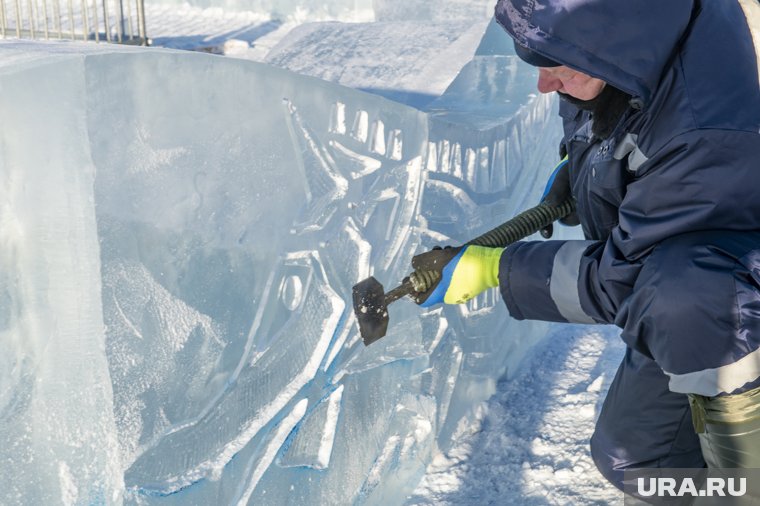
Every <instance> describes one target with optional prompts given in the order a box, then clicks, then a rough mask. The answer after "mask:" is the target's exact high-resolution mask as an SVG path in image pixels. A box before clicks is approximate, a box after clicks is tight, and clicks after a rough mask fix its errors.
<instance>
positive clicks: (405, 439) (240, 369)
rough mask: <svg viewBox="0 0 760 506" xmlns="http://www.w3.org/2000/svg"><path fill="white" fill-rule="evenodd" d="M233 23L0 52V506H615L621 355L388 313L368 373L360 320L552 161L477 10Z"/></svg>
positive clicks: (476, 317) (442, 313) (548, 135)
mask: <svg viewBox="0 0 760 506" xmlns="http://www.w3.org/2000/svg"><path fill="white" fill-rule="evenodd" d="M240 7H241V6H240V5H233V2H232V0H229V1H227V2H226V3H222V4H214V5H208V4H206V5H200V4H198V5H195V6H191V5H187V4H184V5H181V6H172V4H171V3H158V4H153V5H149V10H148V23H149V29H150V30H151V31H150V32H149V34H150V35H151V36H152V37H153V38H154V42H159V43H161V44H163V45H164V46H166V47H169V48H183V49H195V50H200V51H196V52H187V51H174V50H169V49H157V48H150V49H145V48H127V47H117V46H105V45H101V46H96V45H87V44H72V43H53V42H51V43H40V42H34V43H33V42H23V41H11V42H2V43H0V50H1V51H3V55H4V58H3V60H2V63H0V65H2V69H1V70H2V71H1V72H0V86H2V89H3V91H4V93H3V96H2V98H0V101H2V104H3V107H4V110H5V111H9V113H12V114H13V115H12V117H16V118H29V119H25V120H24V121H19V122H17V124H14V128H13V129H3V130H2V139H0V140H1V141H2V144H3V146H4V149H3V150H2V151H1V152H0V174H1V175H2V177H1V178H0V192H1V193H2V196H3V198H2V199H0V201H2V202H3V204H2V205H3V206H4V207H3V211H4V212H3V213H2V221H0V237H2V238H3V241H4V245H5V248H3V251H4V253H3V257H2V261H1V262H0V272H1V274H0V275H2V276H3V279H5V280H6V282H5V283H4V284H3V286H5V287H8V288H6V294H5V299H6V300H7V301H10V302H9V303H8V304H4V307H8V308H10V309H8V310H7V314H5V315H4V318H3V320H2V321H3V322H4V323H5V327H4V328H3V330H2V331H1V332H2V333H0V339H1V340H2V343H3V346H4V348H8V349H10V350H13V353H11V354H9V355H6V356H4V357H3V360H4V361H5V362H6V366H5V367H3V368H2V372H1V373H0V384H1V385H2V389H1V390H0V391H1V392H2V396H0V410H2V412H3V413H6V412H7V413H10V414H11V416H7V417H5V418H3V419H2V421H0V434H3V438H5V440H6V444H5V445H4V447H5V448H12V450H9V451H6V452H4V453H2V454H0V457H1V458H2V459H3V460H4V462H6V463H7V464H6V465H4V466H3V470H4V471H5V470H6V469H8V472H6V473H4V474H5V475H4V476H2V478H0V485H2V487H0V490H1V491H2V492H0V494H2V500H0V502H9V503H12V502H19V501H20V499H21V498H23V499H24V500H26V501H27V502H35V503H39V504H56V503H63V504H68V503H76V502H88V503H109V504H110V503H121V502H124V503H126V504H159V503H162V504H163V503H173V504H232V503H237V504H299V505H301V504H347V503H360V504H402V503H404V502H405V501H407V502H410V503H412V504H439V503H449V504H461V503H480V502H484V503H489V502H490V503H504V502H503V500H506V503H510V504H531V502H530V501H538V498H542V499H541V500H542V501H544V502H549V503H550V504H566V503H573V504H600V503H605V501H607V502H609V503H612V502H613V501H614V500H616V499H617V498H618V496H617V495H616V492H615V491H614V490H612V489H611V487H610V486H609V485H607V484H605V483H604V480H603V479H602V478H601V477H600V476H598V474H597V473H596V471H595V470H594V469H593V464H592V463H591V461H590V459H589V457H588V448H587V446H586V441H587V439H588V436H589V435H590V433H591V430H592V427H593V420H594V418H595V416H596V412H597V408H598V403H599V399H600V398H601V396H602V395H603V394H604V391H605V390H606V388H607V386H608V384H609V381H610V379H611V377H612V374H614V368H615V365H616V361H617V360H618V359H619V358H618V357H617V356H616V353H617V354H618V355H619V351H620V350H619V345H618V347H616V346H615V345H614V342H615V336H614V332H611V331H609V330H605V331H603V332H601V333H600V332H598V331H597V330H596V329H593V330H592V329H590V328H581V329H580V330H578V329H577V328H575V327H570V328H567V327H552V328H553V329H554V330H553V331H552V333H551V334H550V335H548V337H547V329H549V328H550V327H549V326H548V325H546V324H543V323H539V322H516V321H513V320H511V319H510V318H509V316H508V315H507V314H506V311H505V309H504V307H503V303H502V301H501V300H500V297H499V295H498V293H497V291H496V290H490V291H488V292H487V293H485V294H483V295H482V296H480V297H478V298H477V299H475V300H473V301H471V302H470V303H468V304H466V305H462V306H458V307H445V308H436V309H433V310H428V311H422V310H421V309H420V308H418V307H417V306H415V305H414V304H413V303H411V302H409V301H408V300H402V301H399V302H396V303H394V304H393V306H392V307H391V309H390V321H391V324H390V326H389V332H388V335H387V336H386V337H384V338H383V339H382V340H380V341H378V342H377V343H375V344H373V345H372V346H370V347H366V348H365V347H364V346H363V344H362V343H361V339H360V336H359V334H358V331H357V327H356V322H355V317H354V315H353V314H352V308H351V286H352V285H353V284H354V283H356V282H357V281H359V280H361V279H364V278H366V277H367V276H369V275H374V276H375V277H377V278H378V279H379V280H381V281H382V282H383V283H385V286H386V289H389V288H390V287H391V286H392V285H394V284H395V283H398V282H399V281H400V280H401V279H402V278H403V277H404V276H405V275H406V274H408V271H409V266H410V260H411V257H412V255H414V254H415V253H417V252H421V251H423V250H426V249H429V248H430V247H432V246H434V245H437V244H441V243H445V244H453V243H462V242H465V241H466V240H467V239H469V238H471V237H472V236H473V235H477V234H479V233H481V232H483V231H485V230H488V229H489V228H491V227H493V226H495V225H497V224H499V223H501V222H503V221H504V220H506V219H507V218H508V217H510V216H512V215H514V214H516V213H517V212H519V211H520V210H523V209H525V208H527V207H529V206H532V205H534V204H535V203H536V202H537V200H538V196H539V195H540V192H541V190H542V189H543V183H544V180H545V178H546V176H547V174H548V173H549V171H550V170H551V168H552V167H553V164H554V163H555V162H556V160H555V158H556V142H557V139H558V136H559V131H560V125H559V122H558V120H557V118H556V103H555V101H554V100H553V99H552V98H550V97H546V96H537V95H536V94H535V91H534V82H535V75H536V73H535V70H534V69H531V68H529V67H527V66H525V65H524V64H522V63H521V62H519V61H518V60H517V59H516V57H515V56H513V55H512V54H511V44H510V43H509V40H508V38H507V37H506V35H504V34H503V33H502V32H501V31H500V29H498V27H496V26H495V25H494V24H493V23H489V21H488V16H489V15H490V12H489V9H490V5H488V6H486V4H485V3H483V2H475V1H455V0H449V1H446V2H443V3H442V4H441V7H440V9H435V10H431V8H430V6H429V4H428V2H417V1H409V2H393V1H390V0H385V1H377V2H375V4H374V6H373V9H372V11H371V13H372V15H371V16H368V15H367V14H366V8H368V6H365V5H363V4H361V3H356V4H346V3H339V2H336V3H334V4H326V5H325V6H324V7H321V6H317V5H316V4H315V5H309V4H308V3H300V4H299V3H293V4H290V3H279V4H278V5H277V6H276V7H277V9H275V7H274V6H273V4H266V2H263V1H262V2H261V3H260V4H257V5H256V6H253V7H255V8H256V9H258V11H255V9H254V11H251V10H250V9H251V8H253V7H252V6H248V10H245V9H241V8H240ZM278 9H282V12H286V11H287V12H286V13H285V14H277V13H276V12H275V11H277V10H278ZM320 9H326V10H320ZM304 12H307V13H312V14H313V13H317V14H316V15H317V17H319V16H323V18H324V19H327V21H325V22H322V23H314V24H301V20H302V19H303V18H304V17H307V16H305V15H304ZM444 13H445V14H444ZM336 18H337V19H340V20H342V21H345V20H351V21H359V22H358V23H353V24H342V23H336V22H335V21H334V19H336ZM373 20H374V22H369V21H373ZM153 30H155V32H154V31H153ZM161 32H162V33H163V34H162V33H161ZM209 52H211V53H217V54H226V55H228V56H234V57H233V58H221V57H219V56H213V55H209V54H203V53H209ZM252 60H254V61H252ZM255 60H259V61H266V62H268V63H267V64H264V63H259V62H258V61H255ZM273 64H276V65H277V66H279V67H282V68H277V66H275V65H273ZM294 70H295V71H297V72H298V73H295V72H293V71H294ZM304 74H308V75H304ZM352 88H353V89H352ZM362 90H363V91H362ZM39 139H58V141H57V143H54V142H51V143H48V141H47V140H46V149H45V150H40V149H35V147H36V146H38V144H39ZM48 144H49V147H48ZM572 233H573V232H572V231H570V230H562V231H561V232H560V234H561V236H562V237H570V236H572ZM72 343H73V344H72ZM54 359H56V360H54ZM59 359H60V360H59ZM85 393H86V395H85ZM494 394H495V396H494V397H493V398H491V396H492V395H494ZM489 398H491V400H489ZM486 401H487V402H486ZM505 422H506V423H505ZM51 441H53V442H51ZM13 445H15V446H13ZM19 458H20V460H21V462H20V463H19ZM11 460H12V463H11ZM428 464H429V465H428ZM507 478H510V479H507ZM420 480H422V481H420ZM536 503H538V502H536ZM542 504H543V502H542Z"/></svg>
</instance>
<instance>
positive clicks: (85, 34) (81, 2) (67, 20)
mask: <svg viewBox="0 0 760 506" xmlns="http://www.w3.org/2000/svg"><path fill="white" fill-rule="evenodd" d="M0 37H2V38H13V37H15V38H19V39H29V38H31V39H45V40H67V39H68V40H83V41H94V42H114V43H119V44H135V45H148V42H149V41H148V37H147V35H146V33H145V4H144V2H143V0H0Z"/></svg>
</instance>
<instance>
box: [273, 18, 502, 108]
mask: <svg viewBox="0 0 760 506" xmlns="http://www.w3.org/2000/svg"><path fill="white" fill-rule="evenodd" d="M488 19H489V18H488V16H482V17H480V18H476V19H472V20H470V21H468V23H467V24H465V26H466V27H467V28H466V29H465V30H462V25H463V23H462V21H461V20H459V19H456V18H454V19H451V18H449V19H446V20H439V21H437V22H431V20H430V19H411V20H410V19H400V20H389V21H382V22H375V23H338V22H323V23H308V24H304V25H300V26H297V27H296V28H294V29H293V30H291V31H290V32H289V33H288V35H287V36H285V37H284V38H283V40H281V41H280V43H279V44H277V45H276V46H275V47H274V48H272V49H271V50H270V51H269V53H267V56H266V58H265V61H266V62H267V63H271V64H273V65H277V66H279V67H283V68H287V69H289V70H292V71H294V72H298V73H299V74H304V75H310V76H314V77H319V78H320V79H324V80H327V81H331V82H335V83H339V84H342V85H345V86H350V87H352V88H357V89H361V90H364V91H369V92H372V93H376V94H378V95H381V96H384V97H387V98H390V99H392V100H394V101H397V102H402V103H405V104H408V105H412V106H415V107H419V108H421V107H424V106H425V105H427V104H428V103H430V102H431V101H432V100H434V99H435V98H437V97H438V96H440V95H441V94H442V93H443V92H444V91H445V90H446V88H447V87H448V86H449V84H450V83H451V82H452V81H453V80H454V78H455V77H456V75H457V73H458V72H459V71H460V70H461V68H462V67H464V66H465V64H466V63H467V62H468V61H469V60H470V59H471V58H472V55H473V54H474V53H475V50H476V49H477V47H478V44H479V43H480V41H481V39H482V38H483V33H484V32H485V30H486V26H487V25H488ZM420 40H424V41H425V42H424V43H420Z"/></svg>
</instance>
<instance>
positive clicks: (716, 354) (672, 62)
mask: <svg viewBox="0 0 760 506" xmlns="http://www.w3.org/2000/svg"><path fill="white" fill-rule="evenodd" d="M496 19H497V21H498V22H499V23H500V24H501V25H502V26H503V27H504V29H505V30H506V31H507V32H508V33H509V34H510V35H511V36H512V37H513V38H514V39H515V40H516V41H517V42H518V43H519V44H521V45H523V46H525V47H528V48H529V49H531V50H532V51H535V52H537V53H539V54H541V55H543V56H545V57H547V58H549V59H551V60H554V61H556V62H558V63H561V64H563V65H566V66H568V67H570V68H573V69H575V70H578V71H580V72H583V73H585V74H588V75H591V76H594V77H597V78H599V79H602V80H604V81H605V82H607V83H610V84H611V85H613V86H615V87H616V88H619V89H621V90H623V91H625V92H627V93H628V94H630V95H631V96H632V99H631V102H630V109H629V110H628V111H627V112H626V113H625V114H624V115H623V116H622V118H621V120H620V122H619V124H618V125H617V127H616V128H615V130H614V131H613V133H612V135H611V136H610V137H609V138H607V139H598V138H595V137H594V135H593V134H592V133H591V128H590V122H588V120H589V118H588V114H585V115H584V114H583V113H580V112H578V111H577V110H573V111H567V107H564V108H562V110H561V114H562V115H563V118H564V120H565V127H566V128H565V131H566V137H565V139H564V140H563V143H564V147H565V149H566V150H567V151H568V156H569V160H570V163H569V166H570V173H571V185H572V190H573V195H574V196H575V198H576V201H577V204H578V213H579V217H580V219H581V222H582V224H583V230H584V233H585V234H586V237H587V239H588V240H587V241H545V242H519V243H516V244H513V245H511V246H510V247H509V248H507V250H505V252H504V254H503V256H502V259H501V264H500V274H499V277H500V285H501V291H502V295H503V296H504V300H505V302H506V304H507V307H508V309H509V311H510V313H511V314H512V315H513V316H514V317H516V318H518V319H540V320H549V321H570V322H583V323H590V322H597V323H614V324H616V325H618V326H620V327H621V328H622V329H623V332H622V337H623V339H624V340H625V341H626V343H627V344H628V345H629V346H631V347H632V348H634V349H635V350H637V351H639V352H641V353H643V354H645V355H646V356H648V357H650V358H653V359H654V360H655V361H656V362H657V363H658V364H659V365H660V367H662V369H663V371H664V372H665V373H666V374H667V375H668V376H669V377H670V388H671V390H672V391H675V392H684V393H698V394H702V395H708V396H713V395H720V394H724V393H732V392H734V393H735V392H739V391H743V390H746V389H748V388H751V387H754V386H758V385H760V74H759V73H758V69H759V68H760V2H759V1H758V0H701V1H700V0H667V1H663V0H637V1H630V0H500V1H499V3H498V4H497V6H496ZM591 121H593V120H591Z"/></svg>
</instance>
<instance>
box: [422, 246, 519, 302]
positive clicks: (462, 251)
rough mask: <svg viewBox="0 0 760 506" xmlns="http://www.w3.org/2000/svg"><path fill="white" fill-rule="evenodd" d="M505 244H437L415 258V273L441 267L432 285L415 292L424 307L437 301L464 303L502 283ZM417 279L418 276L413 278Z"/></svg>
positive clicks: (435, 269)
mask: <svg viewBox="0 0 760 506" xmlns="http://www.w3.org/2000/svg"><path fill="white" fill-rule="evenodd" d="M503 251H504V248H487V247H484V246H474V245H470V246H460V247H457V248H453V247H450V246H447V247H446V248H434V249H433V250H431V251H428V252H425V253H422V254H420V255H417V256H415V257H414V258H412V267H413V268H414V270H415V275H417V274H419V273H424V272H433V271H440V272H441V277H440V279H438V280H437V281H436V282H435V283H433V284H432V286H429V287H424V288H425V289H424V290H419V291H418V293H417V295H416V296H415V302H417V304H419V305H420V306H422V307H430V306H432V305H434V304H438V303H441V302H443V303H445V304H462V303H463V302H467V301H468V300H470V299H472V298H473V297H475V296H476V295H478V294H480V293H481V292H483V291H485V290H487V289H488V288H494V287H496V286H499V259H500V258H501V254H502V252H503ZM413 282H414V279H413Z"/></svg>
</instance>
